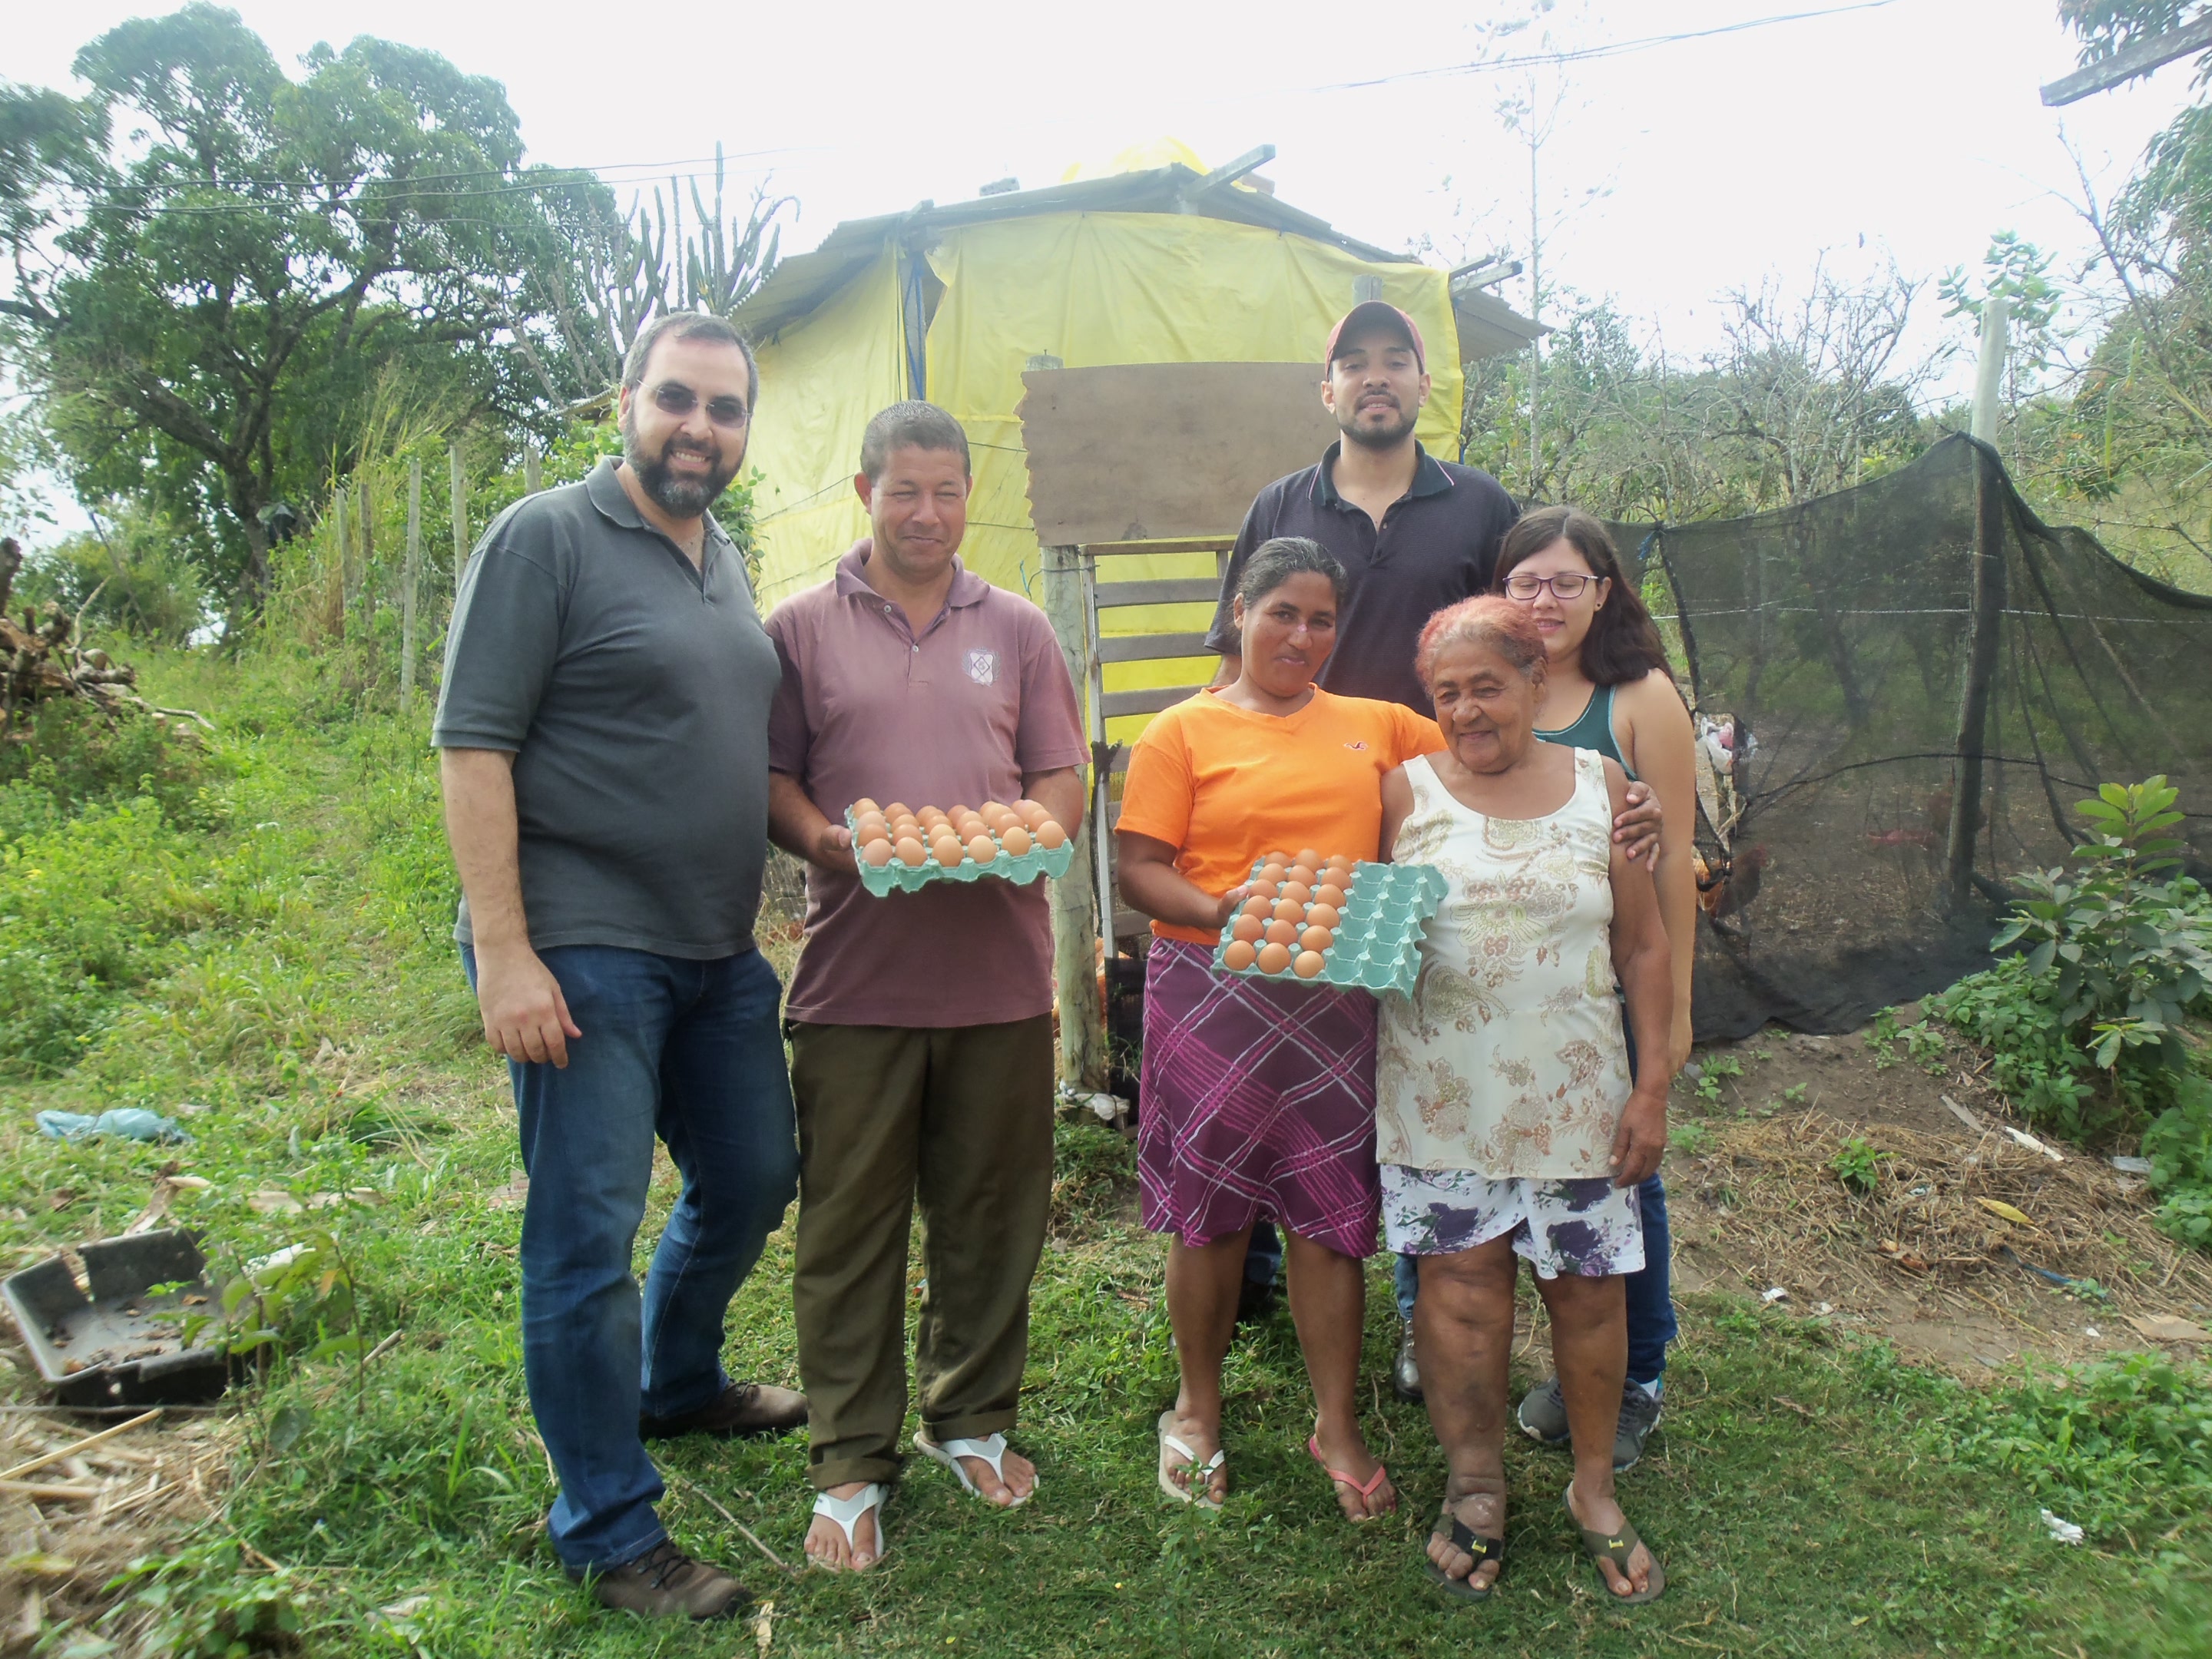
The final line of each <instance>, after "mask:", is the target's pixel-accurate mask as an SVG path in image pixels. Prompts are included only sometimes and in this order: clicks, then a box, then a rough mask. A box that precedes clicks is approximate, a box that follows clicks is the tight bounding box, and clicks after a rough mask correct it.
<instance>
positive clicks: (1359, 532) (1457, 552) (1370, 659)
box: [1206, 442, 1520, 714]
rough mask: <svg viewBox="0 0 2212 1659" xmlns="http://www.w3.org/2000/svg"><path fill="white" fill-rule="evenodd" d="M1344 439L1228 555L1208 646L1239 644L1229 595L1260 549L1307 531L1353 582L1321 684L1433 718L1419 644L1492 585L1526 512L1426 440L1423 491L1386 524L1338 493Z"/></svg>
mask: <svg viewBox="0 0 2212 1659" xmlns="http://www.w3.org/2000/svg"><path fill="white" fill-rule="evenodd" d="M1342 447H1343V446H1342V444H1341V442H1338V443H1333V444H1331V445H1330V446H1329V447H1328V453H1327V454H1325V455H1323V456H1322V458H1321V463H1320V465H1317V466H1310V467H1307V468H1305V469H1304V470H1303V471H1297V472H1293V473H1291V475H1290V477H1287V478H1278V479H1276V480H1275V482H1274V483H1271V484H1269V485H1268V486H1267V488H1266V489H1262V490H1261V492H1260V494H1259V495H1258V497H1257V498H1256V499H1255V501H1253V503H1252V510H1251V511H1250V512H1249V513H1246V514H1245V515H1244V527H1243V530H1241V531H1240V532H1237V546H1236V549H1235V550H1234V551H1233V552H1231V554H1230V556H1229V570H1228V574H1227V575H1226V577H1225V579H1224V580H1223V583H1222V588H1221V602H1220V605H1218V608H1217V609H1216V610H1215V611H1214V615H1213V628H1212V632H1210V633H1209V634H1208V635H1206V647H1207V648H1208V649H1209V650H1213V651H1219V652H1224V653H1230V652H1234V651H1236V650H1237V649H1238V640H1237V628H1236V624H1235V623H1232V622H1231V620H1230V617H1231V611H1230V600H1231V598H1232V597H1233V596H1234V595H1235V593H1236V592H1237V579H1238V577H1239V576H1241V575H1242V574H1243V570H1244V562H1245V561H1246V560H1247V559H1249V558H1250V557H1251V556H1252V551H1253V550H1254V549H1255V548H1256V547H1258V546H1259V545H1260V544H1261V543H1262V542H1266V541H1269V540H1272V539H1273V538H1275V537H1277V536H1304V537H1305V538H1308V539H1310V540H1312V541H1316V542H1319V543H1320V544H1322V546H1323V547H1325V548H1327V549H1328V550H1329V551H1330V552H1331V553H1333V554H1334V555H1335V556H1336V558H1337V561H1338V562H1339V563H1340V564H1342V565H1343V566H1344V574H1345V576H1346V579H1347V583H1348V586H1349V589H1350V592H1349V593H1348V595H1347V596H1346V599H1345V603H1344V608H1343V610H1342V611H1341V612H1340V614H1339V616H1338V617H1337V624H1336V648H1335V649H1334V651H1332V652H1331V653H1329V658H1328V661H1327V662H1325V663H1323V664H1322V670H1321V674H1320V678H1319V684H1321V686H1322V688H1323V689H1324V690H1329V691H1334V692H1335V693H1336V694H1337V695H1338V696H1345V697H1373V698H1376V699H1377V700H1378V701H1381V702H1401V703H1404V704H1405V705H1406V706H1407V708H1415V709H1419V711H1420V712H1421V713H1423V714H1431V713H1433V712H1434V711H1435V705H1434V704H1433V703H1431V702H1430V701H1429V698H1428V696H1427V694H1426V693H1425V692H1424V691H1423V690H1421V682H1420V679H1419V676H1417V675H1416V674H1415V673H1414V672H1413V646H1414V642H1415V641H1418V640H1419V638H1420V635H1421V629H1422V627H1423V625H1424V624H1425V623H1427V621H1428V620H1429V618H1430V617H1432V616H1434V615H1435V614H1436V613H1437V611H1441V610H1443V608H1444V606H1446V605H1451V604H1454V603H1455V602H1456V601H1458V600H1461V599H1467V598H1468V597H1470V596H1471V595H1474V594H1476V593H1483V592H1488V591H1489V589H1490V579H1491V575H1492V572H1494V571H1495V570H1496V569H1497V568H1498V544H1499V543H1501V542H1502V541H1504V539H1505V532H1506V531H1507V530H1509V529H1510V528H1511V527H1512V524H1513V521H1514V520H1516V518H1518V517H1520V509H1519V508H1518V507H1515V506H1514V504H1513V498H1512V497H1511V496H1510V495H1507V494H1506V493H1505V491H1504V488H1503V487H1502V486H1501V485H1500V484H1499V483H1498V480H1497V479H1495V478H1493V477H1491V476H1490V475H1489V474H1488V473H1487V472H1484V471H1479V470H1478V469H1476V468H1474V467H1471V466H1458V465H1454V464H1453V463H1451V462H1449V461H1440V460H1437V459H1436V458H1435V457H1434V456H1432V455H1431V454H1430V453H1428V451H1427V450H1426V449H1424V448H1423V447H1421V446H1420V445H1419V444H1415V445H1414V446H1413V450H1414V453H1415V455H1416V457H1417V458H1418V459H1417V460H1416V462H1415V465H1414V467H1413V487H1412V488H1411V489H1408V490H1407V492H1406V493H1405V494H1404V495H1401V496H1400V497H1399V498H1398V499H1397V500H1396V501H1393V502H1391V503H1390V507H1389V511H1388V512H1386V513H1383V522H1382V524H1381V526H1376V522H1375V520H1372V519H1370V518H1369V517H1368V516H1367V513H1366V511H1365V509H1364V508H1362V507H1356V506H1354V505H1353V504H1352V502H1350V501H1346V500H1345V498H1344V497H1343V496H1341V495H1338V494H1337V492H1336V485H1335V483H1334V482H1333V480H1332V477H1331V475H1332V474H1333V473H1334V471H1335V468H1336V458H1337V453H1338V452H1339V451H1340V449H1341V448H1342Z"/></svg>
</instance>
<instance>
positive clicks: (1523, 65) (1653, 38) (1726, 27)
mask: <svg viewBox="0 0 2212 1659" xmlns="http://www.w3.org/2000/svg"><path fill="white" fill-rule="evenodd" d="M1896 3H1897V0H1857V3H1856V4H1853V5H1848V6H1829V7H1827V8H1826V9H1822V10H1820V11H1792V12H1784V13H1782V14H1780V15H1777V16H1773V17H1753V18H1748V19H1747V20H1745V21H1742V22H1741V23H1723V24H1720V25H1718V26H1717V27H1713V28H1709V29H1686V30H1684V31H1683V32H1682V33H1679V34H1649V35H1645V36H1644V37H1643V38H1642V39H1641V40H1611V41H1607V42H1605V43H1603V44H1602V45H1599V46H1575V47H1571V48H1569V49H1568V50H1566V51H1564V52H1523V53H1522V54H1520V55H1519V56H1517V57H1510V58H1480V59H1478V60H1477V61H1476V62H1474V63H1472V64H1448V65H1445V66H1444V67H1442V68H1439V69H1425V70H1401V71H1400V72H1399V73H1397V74H1395V75H1381V76H1376V77H1375V78H1374V79H1373V80H1370V81H1339V82H1334V83H1333V84H1331V85H1329V86H1325V87H1321V88H1316V90H1317V91H1321V92H1356V91H1358V90H1361V89H1362V88H1368V87H1387V86H1390V85H1392V84H1394V83H1395V82H1400V81H1426V80H1432V79H1435V78H1436V77H1437V76H1445V75H1487V74H1491V73H1492V72H1493V71H1495V70H1522V69H1537V68H1541V67H1543V66H1545V65H1547V64H1581V63H1588V62H1589V61H1590V60H1592V59H1594V58H1618V57H1620V56H1621V55H1622V54H1624V53H1626V52H1644V51H1648V50H1649V49H1650V48H1651V47H1653V46H1674V45H1677V44H1678V43H1680V42H1681V41H1684V40H1711V38H1712V37H1713V36H1715V35H1717V34H1741V33H1743V32H1744V31H1745V30H1747V29H1763V28H1768V27H1772V26H1773V25H1774V24H1777V23H1802V22H1804V21H1807V20H1808V19H1810V18H1815V17H1840V16H1842V15H1844V13H1846V12H1853V11H1879V10H1881V9H1882V8H1883V7H1884V6H1893V5H1895V4H1896Z"/></svg>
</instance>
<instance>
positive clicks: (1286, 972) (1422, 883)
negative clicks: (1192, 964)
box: [1213, 854, 1444, 996]
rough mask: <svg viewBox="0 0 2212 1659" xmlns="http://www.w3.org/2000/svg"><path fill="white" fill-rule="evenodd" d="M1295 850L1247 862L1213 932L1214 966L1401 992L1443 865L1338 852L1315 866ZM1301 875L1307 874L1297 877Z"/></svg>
mask: <svg viewBox="0 0 2212 1659" xmlns="http://www.w3.org/2000/svg"><path fill="white" fill-rule="evenodd" d="M1302 857H1303V855H1302V854H1293V855H1291V856H1290V857H1287V858H1285V856H1284V855H1282V854H1268V855H1267V857H1265V858H1262V859H1259V860H1255V862H1254V864H1253V866H1252V884H1253V896H1252V897H1250V898H1249V899H1247V900H1246V901H1245V902H1243V904H1242V905H1240V906H1239V907H1238V908H1237V913H1236V914H1235V915H1232V916H1231V917H1230V919H1229V923H1228V925H1227V926H1226V927H1224V928H1223V929H1222V930H1221V942H1220V943H1219V944H1218V945H1216V946H1215V947H1214V951H1213V965H1214V967H1215V969H1217V970H1218V971H1220V972H1222V973H1227V974H1241V975H1245V976H1246V977H1248V978H1252V979H1279V980H1288V981H1292V982H1293V983H1296V982H1298V981H1307V982H1310V983H1313V984H1317V985H1334V986H1336V987H1340V988H1346V987H1358V988H1360V989H1362V990H1367V991H1375V992H1382V991H1395V992H1397V993H1398V994H1400V995H1401V996H1411V995H1412V994H1413V981H1415V980H1416V979H1417V978H1418V977H1419V974H1420V969H1421V939H1422V933H1423V929H1424V927H1425V924H1426V922H1427V921H1428V919H1429V918H1430V917H1431V916H1432V915H1435V914H1436V912H1437V905H1438V904H1439V903H1441V902H1443V894H1444V878H1443V873H1442V872H1439V871H1437V870H1436V869H1433V868H1431V866H1428V865H1425V864H1374V863H1358V864H1352V863H1350V862H1349V860H1344V859H1340V858H1339V859H1331V860H1321V861H1320V862H1319V864H1318V865H1317V866H1316V865H1311V864H1302V863H1301V862H1300V861H1299V860H1300V859H1301V858H1302ZM1347 872H1348V873H1347ZM1309 874H1310V875H1311V876H1313V877H1314V878H1316V879H1314V880H1312V881H1306V880H1304V879H1301V878H1302V877H1304V876H1306V875H1309Z"/></svg>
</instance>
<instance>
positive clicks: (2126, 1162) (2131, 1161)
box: [2105, 1158, 2150, 1176]
mask: <svg viewBox="0 0 2212 1659" xmlns="http://www.w3.org/2000/svg"><path fill="white" fill-rule="evenodd" d="M2105 1162H2106V1163H2107V1164H2111V1165H2112V1167H2113V1168H2114V1169H2115V1170H2118V1171H2119V1172H2120V1173H2121V1174H2122V1175H2135V1176H2147V1175H2148V1174H2149V1173H2150V1160H2149V1159H2148V1158H2106V1160H2105Z"/></svg>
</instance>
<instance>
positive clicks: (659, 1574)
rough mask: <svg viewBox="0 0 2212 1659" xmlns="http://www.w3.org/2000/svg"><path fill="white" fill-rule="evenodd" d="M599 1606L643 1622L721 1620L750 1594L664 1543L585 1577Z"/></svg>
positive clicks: (725, 1575)
mask: <svg viewBox="0 0 2212 1659" xmlns="http://www.w3.org/2000/svg"><path fill="white" fill-rule="evenodd" d="M590 1582H591V1586H592V1595H593V1596H594V1597H596V1598H597V1599H598V1601H599V1605H600V1606H601V1607H613V1608H615V1609H617V1611H619V1612H623V1613H642V1614H643V1615H644V1616H645V1617H647V1618H648V1619H726V1618H728V1617H729V1616H730V1615H731V1614H732V1613H735V1612H736V1611H737V1610H738V1608H739V1607H744V1605H745V1604H746V1603H747V1602H749V1601H751V1600H752V1599H753V1598H752V1592H751V1591H750V1590H748V1589H746V1588H745V1587H744V1585H743V1584H740V1583H738V1581H737V1580H736V1579H734V1578H732V1577H730V1575H729V1574H728V1573H726V1572H724V1571H722V1570H721V1569H720V1568H719V1567H710V1566H708V1565H707V1564H706V1563H705V1562H703V1561H695V1560H693V1559H691V1558H690V1556H688V1555H686V1554H684V1552H683V1551H682V1550H680V1549H678V1548H677V1547H676V1541H675V1540H673V1539H671V1538H664V1539H662V1540H661V1541H659V1543H658V1544H655V1545H654V1546H653V1547H652V1548H651V1549H649V1550H647V1552H646V1553H644V1554H643V1555H641V1556H639V1557H638V1558H637V1559H635V1560H634V1561H625V1562H623V1564H622V1565H620V1566H618V1567H611V1568H609V1569H608V1570H607V1571H605V1572H601V1573H594V1574H592V1575H590Z"/></svg>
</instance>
